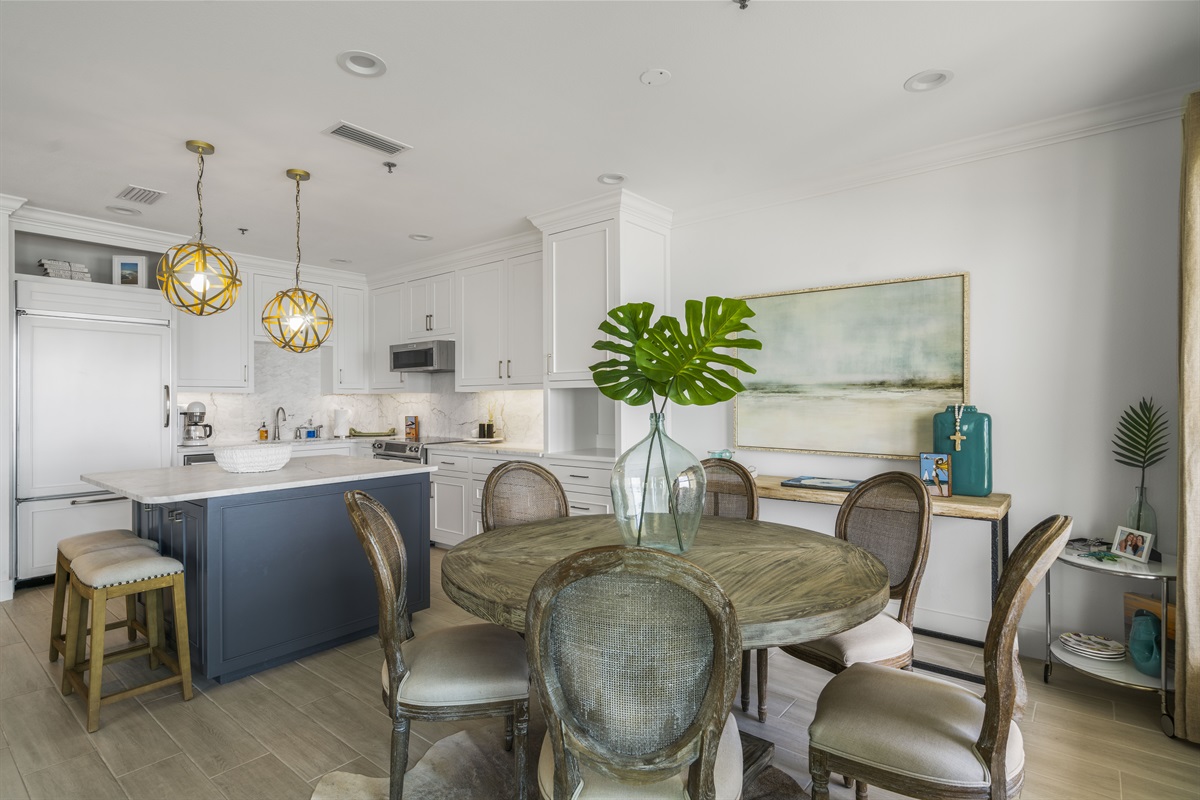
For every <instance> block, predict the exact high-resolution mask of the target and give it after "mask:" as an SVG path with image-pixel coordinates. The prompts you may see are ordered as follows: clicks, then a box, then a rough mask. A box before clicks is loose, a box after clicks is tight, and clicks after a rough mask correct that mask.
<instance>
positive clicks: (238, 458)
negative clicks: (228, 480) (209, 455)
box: [213, 442, 292, 472]
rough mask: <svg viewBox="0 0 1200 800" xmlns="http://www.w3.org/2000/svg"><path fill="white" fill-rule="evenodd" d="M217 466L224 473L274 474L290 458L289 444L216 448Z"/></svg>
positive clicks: (214, 451)
mask: <svg viewBox="0 0 1200 800" xmlns="http://www.w3.org/2000/svg"><path fill="white" fill-rule="evenodd" d="M213 455H214V456H215V457H216V459H217V464H218V465H219V466H220V467H221V469H223V470H225V471H226V472H274V471H275V470H277V469H282V468H283V465H284V464H286V463H288V461H290V460H291V458H292V443H291V442H272V443H271V444H248V445H240V446H237V447H218V448H215V449H214V450H213Z"/></svg>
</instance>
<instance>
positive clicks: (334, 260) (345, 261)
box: [329, 258, 354, 264]
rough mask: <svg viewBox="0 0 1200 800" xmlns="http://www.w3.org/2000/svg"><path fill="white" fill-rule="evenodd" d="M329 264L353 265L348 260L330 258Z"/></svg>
mask: <svg viewBox="0 0 1200 800" xmlns="http://www.w3.org/2000/svg"><path fill="white" fill-rule="evenodd" d="M329 263H330V264H353V263H354V262H353V261H351V260H350V259H348V258H331V259H329Z"/></svg>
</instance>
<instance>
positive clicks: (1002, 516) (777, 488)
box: [755, 475, 1012, 683]
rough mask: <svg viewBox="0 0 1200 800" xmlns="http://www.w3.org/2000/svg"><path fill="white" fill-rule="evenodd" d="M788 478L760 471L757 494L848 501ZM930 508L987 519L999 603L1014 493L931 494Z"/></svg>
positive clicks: (934, 668)
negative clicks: (789, 482) (799, 485)
mask: <svg viewBox="0 0 1200 800" xmlns="http://www.w3.org/2000/svg"><path fill="white" fill-rule="evenodd" d="M785 480H787V477H786V476H783V475H759V476H758V477H757V478H756V479H755V484H756V485H757V486H758V496H759V497H760V498H768V499H771V500H788V501H790V502H793V503H819V504H821V505H827V506H840V505H841V504H842V503H843V502H845V500H846V497H848V496H849V492H840V491H835V490H833V489H800V488H793V487H791V486H781V485H780V484H782V483H783V481H785ZM930 500H931V501H932V502H931V503H930V512H931V513H932V514H933V516H935V517H953V518H956V519H975V520H980V521H982V522H988V523H990V526H991V533H992V604H993V605H995V603H996V592H997V590H998V588H999V585H1000V570H1001V569H1003V567H1004V561H1005V559H1007V558H1008V511H1009V508H1010V507H1011V506H1012V496H1011V495H1007V494H1000V493H999V492H992V493H991V494H989V495H988V496H987V497H966V496H959V497H936V496H931V497H930ZM913 630H914V631H915V632H916V633H920V634H923V635H925V636H932V637H934V638H937V639H946V640H947V641H952V642H959V643H961V644H969V645H973V646H975V647H983V642H981V641H978V640H976V639H967V638H965V637H962V636H954V635H953V634H949V633H942V632H941V631H934V630H928V629H926V628H913ZM913 666H916V667H920V668H921V669H924V670H928V671H930V672H937V673H940V674H942V675H952V676H954V677H956V678H962V679H964V680H969V681H974V682H975V683H983V678H981V677H980V676H978V675H975V674H973V673H970V672H964V671H962V670H958V669H954V668H952V667H943V666H942V665H940V664H930V663H928V662H924V661H914V662H913Z"/></svg>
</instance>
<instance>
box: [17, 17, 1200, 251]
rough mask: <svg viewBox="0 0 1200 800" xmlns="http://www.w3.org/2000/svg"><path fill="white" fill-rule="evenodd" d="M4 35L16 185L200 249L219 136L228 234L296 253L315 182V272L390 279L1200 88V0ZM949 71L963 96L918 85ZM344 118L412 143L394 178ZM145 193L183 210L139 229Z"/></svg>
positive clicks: (184, 21) (31, 27)
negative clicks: (584, 224)
mask: <svg viewBox="0 0 1200 800" xmlns="http://www.w3.org/2000/svg"><path fill="white" fill-rule="evenodd" d="M0 30H2V32H0V193H3V194H10V195H16V196H19V197H24V198H28V200H29V204H30V205H33V206H38V207H41V208H48V209H54V210H59V211H65V212H69V213H74V214H80V215H83V216H88V217H97V218H102V219H111V220H119V221H132V222H134V223H135V224H138V225H140V226H144V227H146V228H151V229H156V230H163V231H171V232H178V233H181V234H184V235H190V234H192V233H194V232H195V230H194V229H195V193H194V191H195V160H194V159H195V157H194V156H193V155H192V154H191V153H188V152H187V151H186V150H185V149H184V147H183V142H184V140H186V139H191V138H198V139H203V140H207V141H209V142H212V143H213V144H215V145H216V148H217V152H216V154H215V155H214V156H211V157H209V158H208V159H207V163H206V171H205V180H204V206H205V216H204V219H205V238H206V240H207V241H209V242H210V243H212V244H215V245H217V246H218V247H223V248H225V249H227V250H230V251H232V252H237V253H248V254H254V255H258V256H263V257H268V258H278V259H281V260H284V261H287V260H289V259H293V258H294V252H295V251H294V239H293V237H294V224H295V223H294V216H293V215H294V207H293V186H292V184H291V183H290V181H288V180H287V179H286V178H285V177H284V170H286V169H287V168H289V167H299V168H302V169H307V170H309V171H310V172H311V173H312V175H313V179H312V180H311V181H310V182H308V183H306V184H304V187H303V190H302V201H301V202H302V208H303V212H304V228H303V246H304V262H305V263H306V264H313V265H320V266H330V259H335V258H345V259H350V260H352V261H353V263H352V264H351V265H349V266H344V267H342V268H344V269H351V270H356V271H361V272H364V273H367V274H372V273H380V272H384V271H388V270H391V269H394V268H396V267H397V266H400V265H403V264H405V263H408V262H412V261H415V260H419V259H423V258H426V257H428V256H433V255H437V254H441V253H445V252H448V251H452V250H457V249H461V248H464V247H469V246H473V245H477V244H481V243H484V242H489V241H493V240H496V239H499V238H502V237H505V236H509V235H512V234H517V233H522V232H526V231H530V230H532V227H531V226H530V225H529V223H528V221H526V219H525V218H526V216H528V215H530V214H536V213H539V212H543V211H548V210H551V209H553V208H556V207H560V206H563V205H566V204H568V203H572V202H575V201H579V200H583V199H586V198H589V197H593V196H595V195H598V194H601V193H603V192H605V191H608V190H609V188H608V187H604V186H601V185H600V184H599V183H597V182H596V177H597V176H598V175H599V174H600V173H603V172H622V173H625V174H627V175H628V176H629V179H628V181H627V182H626V183H625V185H624V188H626V189H629V190H630V191H633V192H635V193H637V194H640V195H642V196H644V197H647V198H649V199H651V200H654V201H655V202H657V203H661V204H662V205H665V206H667V207H668V208H671V209H674V210H675V211H676V212H677V213H684V214H688V213H692V214H696V213H700V212H702V210H703V209H706V208H710V209H711V208H717V207H722V208H724V207H728V205H729V203H730V202H731V201H733V202H735V203H736V202H740V201H742V200H744V201H745V202H746V204H747V205H752V204H753V202H754V198H755V197H764V196H768V195H769V194H770V193H773V192H774V193H778V192H780V191H781V190H783V189H786V188H787V187H792V186H801V185H804V184H806V183H812V182H816V181H821V180H828V179H829V178H830V177H831V176H836V175H838V174H839V173H844V172H846V171H849V170H853V169H855V168H861V166H862V165H863V164H866V163H874V162H882V161H886V160H888V159H895V158H897V157H899V156H902V155H903V154H906V153H912V152H914V151H919V150H925V149H928V148H931V147H938V146H940V145H943V144H947V143H952V142H958V141H961V140H964V139H971V138H973V137H979V136H984V135H987V134H989V133H992V132H995V131H997V130H1001V129H1006V128H1011V127H1014V126H1020V125H1027V124H1030V123H1034V122H1037V121H1040V120H1046V119H1049V118H1052V117H1059V116H1062V115H1068V114H1074V113H1077V112H1081V111H1084V110H1087V109H1093V108H1096V107H1098V106H1105V105H1108V104H1113V103H1123V102H1125V101H1129V100H1131V99H1135V98H1140V97H1144V96H1146V95H1150V94H1154V93H1159V92H1164V91H1167V90H1176V89H1179V90H1180V100H1182V92H1183V91H1184V90H1186V89H1187V88H1189V87H1194V86H1195V85H1196V84H1197V82H1200V3H1197V2H1151V1H1150V0H1141V1H1135V2H998V3H989V2H780V1H768V0H751V1H750V5H749V7H748V8H747V9H746V10H744V11H742V10H739V9H738V7H737V5H736V3H734V2H729V0H695V1H692V0H668V1H667V2H563V1H562V0H559V1H558V2H445V1H444V0H443V1H442V2H350V1H349V0H345V1H343V2H184V1H182V0H175V1H171V2H14V1H13V0H3V2H0ZM348 49H359V50H366V51H369V52H372V53H375V54H376V55H378V56H380V57H382V59H383V60H384V61H385V62H386V63H387V66H388V71H387V74H386V75H384V76H382V77H379V78H371V79H364V78H358V77H353V76H351V75H348V74H347V73H345V72H343V71H342V70H340V69H339V68H338V66H337V64H336V61H335V59H336V56H337V55H338V53H340V52H342V51H344V50H348ZM656 67H657V68H664V69H667V70H670V72H671V73H673V76H674V77H673V79H672V80H671V81H670V82H669V83H667V84H666V85H663V86H653V87H652V86H646V85H643V84H642V83H641V82H639V80H638V76H639V75H640V74H641V73H642V72H643V71H645V70H647V69H648V68H656ZM931 68H937V69H949V70H952V71H953V72H954V73H955V78H954V80H953V81H952V82H951V83H949V84H948V85H947V86H945V87H944V88H942V89H939V90H937V91H934V92H929V93H925V94H912V93H908V92H905V91H903V89H902V85H903V83H904V81H905V80H906V79H907V78H909V77H910V76H912V75H914V74H915V73H918V72H921V71H923V70H927V69H931ZM339 120H346V121H348V122H352V123H354V124H356V125H359V126H362V127H364V128H367V129H369V130H371V131H374V132H376V133H380V134H383V135H385V136H388V137H391V138H394V139H398V140H399V141H401V142H404V143H406V144H409V145H411V146H412V147H413V150H411V151H410V152H407V153H404V154H402V155H400V156H398V157H395V158H392V159H390V160H393V161H396V162H397V163H398V164H399V166H398V167H397V169H396V170H395V174H393V175H388V174H387V171H386V169H384V167H383V166H382V162H384V161H387V160H389V159H388V158H387V157H386V156H384V155H383V154H382V153H376V152H375V151H372V150H367V149H364V148H361V147H358V146H355V145H352V144H349V143H347V142H344V141H341V140H338V139H334V138H331V137H329V136H326V135H323V134H322V131H323V130H325V129H326V128H328V127H329V126H331V125H333V124H334V123H336V122H338V121H339ZM127 184H136V185H139V186H144V187H149V188H152V189H158V190H162V191H165V192H167V196H166V197H165V198H163V199H162V200H160V201H159V202H158V203H157V204H155V205H153V206H149V207H145V208H144V209H143V215H142V216H140V217H137V218H136V219H133V220H126V219H125V218H118V217H116V216H113V215H112V214H110V213H109V212H107V211H105V206H107V205H111V204H123V203H121V202H120V201H117V200H115V199H114V196H115V195H116V194H117V192H119V191H120V190H122V189H123V188H124V187H125V186H126V185H127ZM239 227H244V228H248V229H249V232H248V233H246V234H245V235H240V234H239V233H238V231H237V229H238V228H239ZM412 233H425V234H430V235H432V236H434V237H435V239H434V241H432V242H426V243H419V242H414V241H411V240H409V239H408V235H409V234H412Z"/></svg>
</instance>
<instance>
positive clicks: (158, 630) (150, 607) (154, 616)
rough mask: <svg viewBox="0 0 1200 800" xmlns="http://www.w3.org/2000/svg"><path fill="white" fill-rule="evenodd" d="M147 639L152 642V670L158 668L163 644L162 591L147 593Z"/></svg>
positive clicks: (152, 590) (156, 590) (155, 590)
mask: <svg viewBox="0 0 1200 800" xmlns="http://www.w3.org/2000/svg"><path fill="white" fill-rule="evenodd" d="M146 638H147V639H148V640H149V641H150V669H151V670H154V669H156V668H157V667H158V648H160V647H162V644H163V614H162V590H161V589H151V590H150V591H148V592H146Z"/></svg>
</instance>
